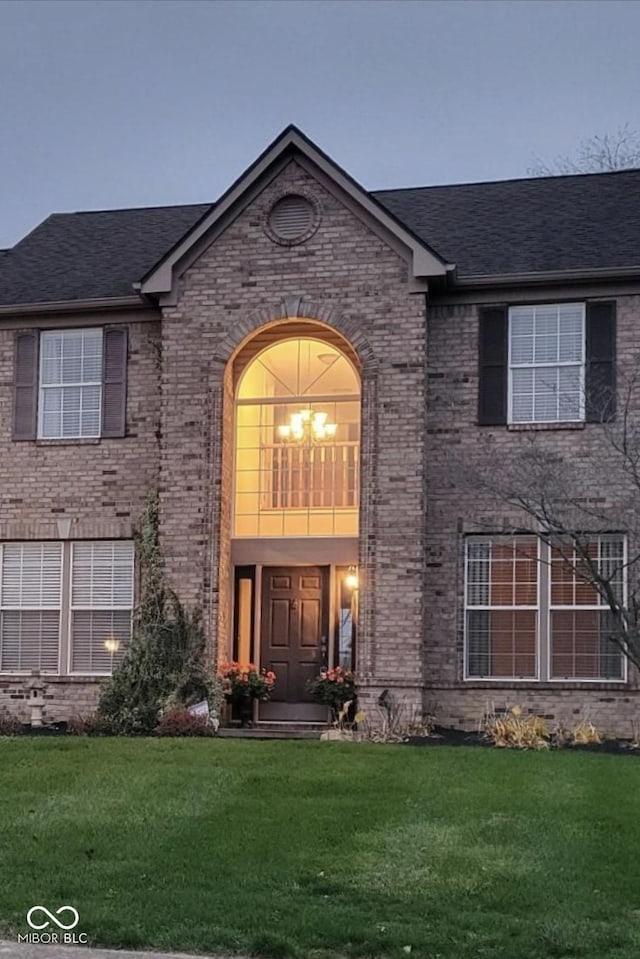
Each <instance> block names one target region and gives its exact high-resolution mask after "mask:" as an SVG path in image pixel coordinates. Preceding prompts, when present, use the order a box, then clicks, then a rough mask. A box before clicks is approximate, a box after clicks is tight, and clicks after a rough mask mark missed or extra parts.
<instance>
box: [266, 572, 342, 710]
mask: <svg viewBox="0 0 640 959" xmlns="http://www.w3.org/2000/svg"><path fill="white" fill-rule="evenodd" d="M328 587H329V568H328V567H324V566H266V567H264V568H263V570H262V612H261V636H260V663H261V665H262V666H265V667H266V668H267V669H272V670H273V671H274V672H275V674H276V677H277V679H276V684H275V687H274V690H273V693H272V695H271V700H270V702H269V703H261V704H260V718H261V719H271V720H289V721H296V720H298V721H314V720H319V721H322V720H324V719H326V716H327V710H326V707H324V706H318V705H317V704H315V703H313V702H312V700H311V697H310V696H309V692H308V690H307V681H308V680H309V679H313V678H314V676H317V674H318V672H319V670H320V667H321V666H323V665H326V663H327V644H328V639H329V629H328V627H329V589H328Z"/></svg>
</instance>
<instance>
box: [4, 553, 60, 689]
mask: <svg viewBox="0 0 640 959" xmlns="http://www.w3.org/2000/svg"><path fill="white" fill-rule="evenodd" d="M1 551H2V563H1V565H0V670H1V671H2V672H3V673H6V672H10V673H13V672H16V673H24V672H26V673H30V672H31V671H32V670H39V671H41V672H43V673H57V672H58V670H59V660H60V611H61V602H62V544H61V543H5V544H4V545H3V546H2V547H1Z"/></svg>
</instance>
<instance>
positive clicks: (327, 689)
mask: <svg viewBox="0 0 640 959" xmlns="http://www.w3.org/2000/svg"><path fill="white" fill-rule="evenodd" d="M308 689H309V692H310V694H311V698H312V699H313V701H314V702H316V703H321V704H322V705H323V706H328V707H329V709H330V710H331V719H332V721H333V722H334V723H340V722H342V721H343V720H344V719H345V713H344V709H345V707H347V708H348V712H347V714H346V719H347V721H348V722H353V718H354V716H355V714H356V677H355V674H354V673H352V672H351V671H350V670H348V669H343V668H342V667H341V666H336V667H335V668H334V669H322V670H320V675H319V676H316V678H315V679H311V680H310V681H309V683H308Z"/></svg>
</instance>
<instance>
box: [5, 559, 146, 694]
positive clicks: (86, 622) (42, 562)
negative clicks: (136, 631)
mask: <svg viewBox="0 0 640 959" xmlns="http://www.w3.org/2000/svg"><path fill="white" fill-rule="evenodd" d="M133 575H134V550H133V543H132V542H131V541H130V540H115V541H103V540H101V541H97V542H84V541H82V542H75V543H73V542H68V541H65V542H64V543H59V542H49V543H3V544H0V672H1V673H30V672H31V671H32V670H39V671H40V672H42V673H43V674H52V675H59V674H60V675H65V674H69V673H70V674H78V675H98V676H99V675H107V674H109V673H110V672H111V671H112V669H113V666H114V665H115V664H117V663H118V662H119V661H120V660H121V659H122V656H123V655H124V652H125V650H126V648H127V645H128V643H129V640H130V638H131V623H132V613H133Z"/></svg>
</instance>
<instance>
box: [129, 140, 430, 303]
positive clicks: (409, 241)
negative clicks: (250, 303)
mask: <svg viewBox="0 0 640 959" xmlns="http://www.w3.org/2000/svg"><path fill="white" fill-rule="evenodd" d="M291 147H294V148H295V149H296V150H298V151H299V152H300V153H301V154H302V155H303V156H305V157H307V158H308V159H309V160H311V161H312V162H313V163H314V164H315V165H316V166H317V167H318V168H319V169H320V170H322V171H323V172H324V173H325V174H326V175H327V176H329V177H330V178H331V179H332V180H333V181H334V182H335V183H336V184H337V185H338V186H339V187H340V188H341V189H343V190H344V191H345V192H346V193H348V194H349V195H350V196H351V197H353V199H354V200H356V201H357V202H358V203H359V204H360V205H361V206H362V207H363V208H364V209H365V210H366V211H367V212H368V213H369V214H370V216H372V217H374V219H376V220H378V221H379V223H380V224H381V226H382V227H384V229H386V230H388V231H389V232H390V233H392V234H393V235H395V236H396V237H397V238H398V239H399V240H400V241H401V242H402V243H403V244H404V245H405V246H406V247H407V249H408V250H409V251H410V253H411V254H412V267H413V269H412V272H413V276H414V277H415V278H417V277H430V276H444V275H445V274H446V273H447V271H448V268H447V265H446V264H445V263H444V262H443V261H442V260H440V259H439V258H438V257H437V256H436V255H435V254H433V253H432V252H431V251H430V250H429V249H428V248H427V247H426V246H425V245H424V244H423V243H421V242H420V241H419V240H418V239H417V238H416V237H415V236H414V235H413V234H412V233H411V232H409V231H408V230H406V229H405V228H404V227H403V226H402V225H401V224H400V223H398V222H397V220H395V219H394V218H393V217H392V216H390V215H389V214H388V213H386V212H385V210H384V209H383V208H382V207H381V206H380V205H379V204H378V203H377V202H376V201H374V200H372V199H371V197H370V196H369V194H368V193H367V192H366V190H364V189H363V188H362V187H359V186H358V185H357V184H356V183H355V182H354V181H352V180H351V179H350V178H349V177H347V176H345V174H343V173H342V172H341V170H340V169H339V168H338V167H337V166H335V164H334V163H333V162H332V161H330V160H328V159H327V158H326V157H325V156H324V155H323V154H321V153H320V152H319V151H317V150H316V149H314V147H313V146H312V144H310V143H309V142H308V141H307V140H306V139H304V138H302V137H301V136H300V135H299V134H298V133H297V131H296V130H290V131H289V132H288V133H286V134H285V135H284V136H283V137H282V139H281V140H279V141H277V142H276V143H275V144H274V146H273V148H272V149H271V150H269V152H268V153H266V154H265V155H264V156H263V157H262V159H261V160H260V161H259V162H258V163H256V164H255V166H254V167H252V168H250V169H249V172H248V173H247V174H246V175H245V176H244V177H241V178H240V180H239V181H238V182H237V183H236V185H235V186H234V187H233V188H232V189H230V190H229V191H228V192H227V194H226V195H225V196H223V198H222V199H221V200H220V201H219V202H218V203H217V204H216V205H215V207H214V208H213V209H212V210H211V212H210V213H209V214H208V216H206V217H205V218H204V219H203V220H202V221H201V222H200V223H199V224H198V225H197V226H195V227H194V228H193V229H192V230H191V231H190V232H189V234H188V235H187V236H186V237H185V238H184V239H183V241H182V242H181V243H179V244H178V246H177V247H176V248H175V249H174V250H172V251H171V253H170V254H169V255H168V256H167V257H166V258H165V259H164V260H162V262H161V263H159V264H158V266H157V267H156V269H155V270H153V272H152V273H151V274H150V275H149V276H148V277H147V279H146V280H144V282H143V283H142V284H141V286H140V290H141V292H142V293H143V294H149V293H150V294H159V293H169V292H170V291H171V289H172V286H173V279H174V268H175V265H176V264H177V263H179V262H180V261H181V260H182V259H183V258H184V257H186V256H187V254H188V253H189V250H190V249H191V248H192V247H193V246H194V245H195V244H197V243H198V241H199V240H200V239H201V238H202V237H203V236H204V235H205V234H206V233H207V232H208V231H209V230H211V229H212V227H214V226H215V224H216V223H217V222H218V221H220V220H221V219H222V218H223V217H224V216H225V214H226V213H227V212H228V211H229V210H230V209H231V207H233V205H234V204H235V203H236V202H237V201H238V200H239V199H240V198H241V197H242V195H243V194H244V193H245V192H246V191H247V190H249V189H250V188H251V187H252V186H253V185H254V184H255V183H256V182H257V181H258V180H259V179H260V178H261V177H262V176H264V174H265V173H266V172H267V171H268V169H269V168H270V167H271V166H272V165H273V164H274V163H275V162H276V161H277V160H278V158H279V157H281V156H282V155H283V154H284V153H285V151H287V150H289V149H290V148H291Z"/></svg>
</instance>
